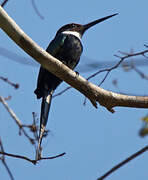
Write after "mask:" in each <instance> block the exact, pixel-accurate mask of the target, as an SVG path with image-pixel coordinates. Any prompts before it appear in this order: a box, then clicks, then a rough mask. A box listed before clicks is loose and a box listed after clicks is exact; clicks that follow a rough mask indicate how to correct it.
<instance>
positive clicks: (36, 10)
mask: <svg viewBox="0 0 148 180" xmlns="http://www.w3.org/2000/svg"><path fill="white" fill-rule="evenodd" d="M31 2H32V6H33V8H34V10H35V12H36V14H37V15H38V16H39V17H40V18H41V19H44V17H43V16H42V15H41V13H40V12H39V11H38V9H37V7H36V4H35V1H34V0H32V1H31Z"/></svg>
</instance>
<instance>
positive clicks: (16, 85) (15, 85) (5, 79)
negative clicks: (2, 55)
mask: <svg viewBox="0 0 148 180" xmlns="http://www.w3.org/2000/svg"><path fill="white" fill-rule="evenodd" d="M0 79H1V80H3V81H4V82H6V83H8V84H10V85H11V86H13V87H14V88H15V89H18V88H19V84H15V83H13V82H11V81H9V79H8V78H4V77H2V76H0Z"/></svg>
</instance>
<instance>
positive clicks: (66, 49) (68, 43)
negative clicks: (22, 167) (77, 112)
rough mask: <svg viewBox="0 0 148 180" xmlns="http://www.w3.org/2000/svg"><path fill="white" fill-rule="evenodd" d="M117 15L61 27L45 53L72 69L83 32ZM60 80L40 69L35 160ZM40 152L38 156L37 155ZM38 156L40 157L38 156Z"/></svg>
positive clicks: (81, 47)
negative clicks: (39, 107)
mask: <svg viewBox="0 0 148 180" xmlns="http://www.w3.org/2000/svg"><path fill="white" fill-rule="evenodd" d="M115 15H117V14H113V15H110V16H106V17H103V18H101V19H98V20H95V21H93V22H90V23H88V24H85V25H81V24H75V23H71V24H67V25H65V26H62V27H61V28H60V29H59V30H58V31H57V33H56V36H55V38H54V39H53V40H52V41H51V42H50V44H49V46H48V47H47V49H46V51H47V52H49V53H50V54H51V55H52V56H54V57H55V58H57V59H59V60H60V61H62V62H63V63H64V64H65V65H67V66H68V67H69V68H71V69H74V68H75V67H76V65H77V64H78V62H79V60H80V56H81V54H82V51H83V46H82V43H81V38H82V36H83V34H84V32H85V31H86V30H87V29H89V28H90V27H92V26H94V25H96V24H98V23H100V22H102V21H105V20H106V19H109V18H111V17H113V16H115ZM61 82H62V80H61V79H60V78H58V77H56V76H55V75H54V74H52V73H50V72H49V71H48V70H46V69H45V68H43V67H42V66H41V67H40V71H39V76H38V81H37V88H36V90H35V91H34V93H35V94H36V96H37V98H38V99H39V98H42V105H41V115H40V131H39V142H38V150H37V160H38V158H39V157H40V156H41V150H40V145H41V141H42V137H43V134H44V131H45V126H46V124H47V120H48V114H49V109H50V105H51V100H52V94H53V92H54V91H55V89H56V88H57V86H59V84H60V83H61ZM39 152H40V154H38V153H39ZM39 155H40V156H39Z"/></svg>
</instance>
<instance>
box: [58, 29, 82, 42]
mask: <svg viewBox="0 0 148 180" xmlns="http://www.w3.org/2000/svg"><path fill="white" fill-rule="evenodd" d="M62 33H63V34H71V35H74V36H76V37H77V38H78V39H80V40H81V34H80V33H79V32H76V31H63V32H62Z"/></svg>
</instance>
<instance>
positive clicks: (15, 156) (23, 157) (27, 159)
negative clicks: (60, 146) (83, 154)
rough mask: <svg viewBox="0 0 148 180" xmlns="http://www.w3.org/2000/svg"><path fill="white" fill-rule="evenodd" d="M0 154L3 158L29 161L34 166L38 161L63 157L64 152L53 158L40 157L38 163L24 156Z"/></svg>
mask: <svg viewBox="0 0 148 180" xmlns="http://www.w3.org/2000/svg"><path fill="white" fill-rule="evenodd" d="M0 154H3V155H5V156H10V157H14V158H18V159H23V160H26V161H29V162H31V163H32V164H34V165H35V164H36V163H37V162H38V161H40V160H47V159H56V158H58V157H61V156H64V155H65V154H66V153H65V152H64V153H61V154H58V155H55V156H50V157H42V158H41V159H39V160H38V161H36V160H32V159H30V158H28V157H26V156H21V155H17V154H11V153H6V152H0Z"/></svg>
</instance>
